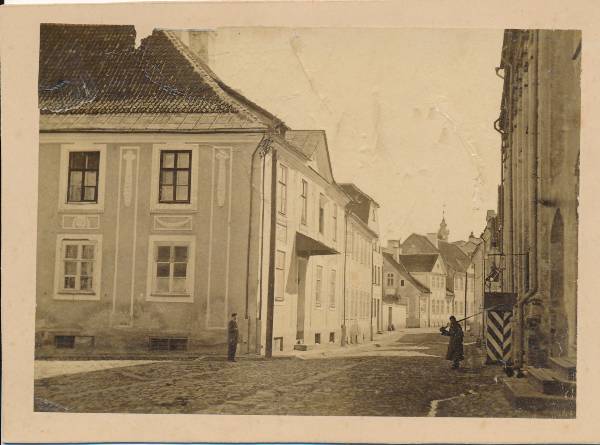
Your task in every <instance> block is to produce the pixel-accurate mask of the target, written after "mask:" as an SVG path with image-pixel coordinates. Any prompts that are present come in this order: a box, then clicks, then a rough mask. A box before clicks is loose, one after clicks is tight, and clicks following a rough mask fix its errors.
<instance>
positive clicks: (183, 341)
mask: <svg viewBox="0 0 600 445" xmlns="http://www.w3.org/2000/svg"><path fill="white" fill-rule="evenodd" d="M148 340H149V341H148V349H150V351H186V350H187V347H188V339H187V337H182V338H171V337H150V338H149V339H148Z"/></svg>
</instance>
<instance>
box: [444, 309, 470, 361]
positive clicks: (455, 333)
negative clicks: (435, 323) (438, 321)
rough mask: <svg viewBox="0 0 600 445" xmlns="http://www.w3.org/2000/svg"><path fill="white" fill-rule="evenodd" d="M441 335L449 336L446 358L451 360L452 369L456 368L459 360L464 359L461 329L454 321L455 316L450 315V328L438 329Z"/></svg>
mask: <svg viewBox="0 0 600 445" xmlns="http://www.w3.org/2000/svg"><path fill="white" fill-rule="evenodd" d="M440 332H441V333H442V335H445V336H447V337H450V341H449V342H448V351H447V352H446V360H451V361H452V369H458V367H459V364H460V362H461V360H464V358H465V356H464V352H463V337H464V334H463V330H462V327H461V325H460V323H459V322H457V321H456V317H455V316H454V315H452V316H451V317H450V328H449V329H446V328H445V327H443V328H441V329H440Z"/></svg>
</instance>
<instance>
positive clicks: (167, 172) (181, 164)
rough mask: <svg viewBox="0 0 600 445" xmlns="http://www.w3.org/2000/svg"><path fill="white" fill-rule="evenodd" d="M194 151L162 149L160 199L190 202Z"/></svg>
mask: <svg viewBox="0 0 600 445" xmlns="http://www.w3.org/2000/svg"><path fill="white" fill-rule="evenodd" d="M191 170H192V152H191V151H190V150H179V151H175V150H162V151H161V152H160V178H159V186H158V187H159V189H158V201H159V202H160V203H163V204H189V203H190V179H191Z"/></svg>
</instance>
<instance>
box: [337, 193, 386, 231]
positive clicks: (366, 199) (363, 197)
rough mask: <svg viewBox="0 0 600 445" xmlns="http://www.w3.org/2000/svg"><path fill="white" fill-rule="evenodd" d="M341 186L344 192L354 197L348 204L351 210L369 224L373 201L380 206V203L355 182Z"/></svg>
mask: <svg viewBox="0 0 600 445" xmlns="http://www.w3.org/2000/svg"><path fill="white" fill-rule="evenodd" d="M340 187H342V190H344V192H345V193H346V194H347V195H348V196H350V198H352V201H351V202H350V204H348V208H349V209H350V211H351V212H352V213H354V214H355V215H356V216H358V217H359V218H360V219H361V220H362V222H364V223H365V224H367V225H368V224H369V216H370V210H371V203H373V204H375V205H376V206H379V204H377V202H376V201H375V200H374V199H373V198H371V197H370V196H369V195H367V194H366V193H365V192H363V191H362V190H361V189H359V188H358V187H357V186H356V185H355V184H352V183H347V184H340Z"/></svg>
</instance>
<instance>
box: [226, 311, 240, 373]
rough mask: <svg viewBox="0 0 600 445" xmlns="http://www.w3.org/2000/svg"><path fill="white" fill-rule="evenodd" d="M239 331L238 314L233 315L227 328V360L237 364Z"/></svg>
mask: <svg viewBox="0 0 600 445" xmlns="http://www.w3.org/2000/svg"><path fill="white" fill-rule="evenodd" d="M238 338H239V330H238V325H237V314H236V313H235V312H234V313H233V314H231V320H229V324H228V326H227V360H229V361H230V362H235V350H236V349H237V344H238Z"/></svg>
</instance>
